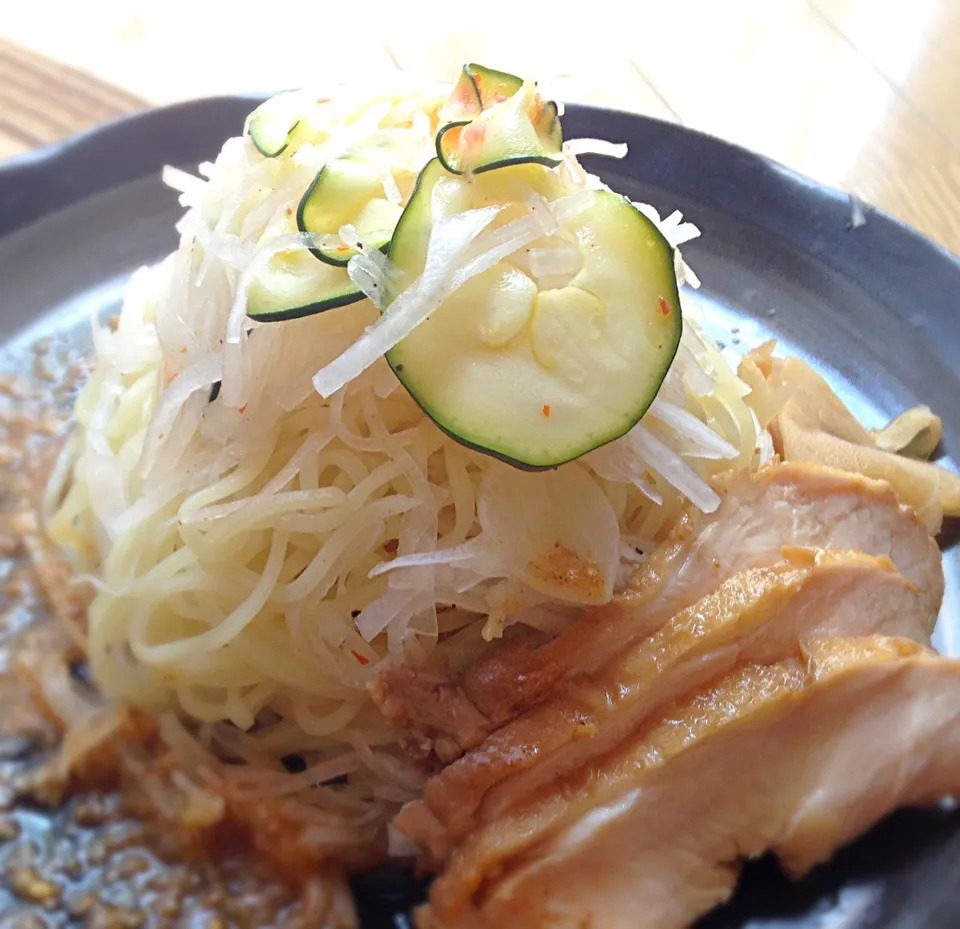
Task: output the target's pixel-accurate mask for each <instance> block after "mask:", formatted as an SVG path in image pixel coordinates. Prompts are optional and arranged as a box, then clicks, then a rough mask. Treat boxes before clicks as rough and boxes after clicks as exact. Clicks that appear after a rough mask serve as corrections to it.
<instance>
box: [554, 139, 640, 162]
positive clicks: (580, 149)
mask: <svg viewBox="0 0 960 929" xmlns="http://www.w3.org/2000/svg"><path fill="white" fill-rule="evenodd" d="M563 150H564V152H566V153H567V154H570V155H574V156H579V155H605V156H606V157H608V158H625V157H626V156H627V143H626V142H608V141H607V140H606V139H568V140H567V141H566V142H564V143H563Z"/></svg>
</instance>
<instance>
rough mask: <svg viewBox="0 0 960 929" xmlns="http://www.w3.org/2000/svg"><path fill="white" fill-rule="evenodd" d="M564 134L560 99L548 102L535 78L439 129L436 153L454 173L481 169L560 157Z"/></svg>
mask: <svg viewBox="0 0 960 929" xmlns="http://www.w3.org/2000/svg"><path fill="white" fill-rule="evenodd" d="M562 148H563V134H562V132H561V129H560V119H559V116H558V112H557V105H556V104H555V103H553V102H552V101H551V102H546V103H545V102H544V101H543V100H541V99H540V97H539V95H538V94H537V92H536V87H535V85H534V84H533V83H532V82H527V83H525V84H524V85H523V86H522V87H521V88H520V89H519V90H518V91H517V92H516V93H514V94H513V95H512V96H511V97H509V98H507V99H506V100H504V101H503V102H500V103H497V104H496V105H494V106H492V107H490V108H489V109H487V110H484V111H483V112H482V113H481V114H480V115H478V116H476V117H475V118H473V119H469V120H459V121H455V122H451V123H448V124H447V125H445V126H444V127H443V128H442V129H441V130H440V131H439V132H438V133H437V157H438V158H439V159H440V161H441V162H442V163H443V166H444V167H445V168H446V169H447V170H448V171H450V172H451V173H452V174H481V173H483V172H484V171H493V170H494V169H496V168H502V167H504V166H505V165H511V164H540V165H546V166H548V167H549V166H553V165H556V164H558V163H559V161H560V158H561V153H562Z"/></svg>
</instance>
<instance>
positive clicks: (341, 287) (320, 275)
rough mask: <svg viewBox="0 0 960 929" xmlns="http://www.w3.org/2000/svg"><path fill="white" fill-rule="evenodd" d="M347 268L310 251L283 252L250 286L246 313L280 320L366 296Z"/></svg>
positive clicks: (255, 317) (261, 318) (322, 310)
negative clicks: (326, 262) (321, 258)
mask: <svg viewBox="0 0 960 929" xmlns="http://www.w3.org/2000/svg"><path fill="white" fill-rule="evenodd" d="M364 296H365V295H364V293H363V291H362V290H360V288H359V287H357V286H356V284H354V283H353V281H351V280H350V278H349V276H348V275H347V272H346V269H345V268H335V267H332V266H331V265H328V264H323V263H322V262H319V261H317V260H316V259H315V258H314V257H313V256H312V255H311V254H310V253H309V252H308V251H307V250H305V249H297V250H295V251H289V252H280V254H278V255H275V256H274V257H273V258H272V259H271V260H270V262H269V263H268V264H267V266H266V267H265V268H263V270H262V271H261V272H260V273H259V274H258V275H257V276H256V278H254V280H253V281H252V282H251V284H250V286H249V288H248V289H247V316H249V317H250V318H251V319H256V320H259V321H260V322H264V323H269V322H281V321H283V320H285V319H298V318H299V317H301V316H313V315H314V314H315V313H322V312H324V311H325V310H332V309H334V308H336V307H338V306H347V305H348V304H350V303H356V302H357V301H359V300H363V299H364Z"/></svg>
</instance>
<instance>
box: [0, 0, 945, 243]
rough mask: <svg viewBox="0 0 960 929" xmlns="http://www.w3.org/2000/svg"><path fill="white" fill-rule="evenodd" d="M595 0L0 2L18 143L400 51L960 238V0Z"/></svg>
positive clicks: (400, 63)
mask: <svg viewBox="0 0 960 929" xmlns="http://www.w3.org/2000/svg"><path fill="white" fill-rule="evenodd" d="M587 7H593V8H595V9H593V10H591V13H592V14H594V13H595V15H589V16H586V15H582V14H581V15H579V16H578V17H564V16H560V15H557V16H551V17H544V16H543V10H542V7H541V6H540V5H539V4H538V5H536V6H533V5H527V4H524V3H522V2H521V3H516V4H515V5H514V7H513V8H511V9H510V11H509V16H507V17H488V18H480V19H477V18H459V19H458V18H456V17H454V18H448V19H450V21H449V22H441V21H438V20H437V17H436V15H435V14H434V15H431V12H430V11H431V10H433V9H434V4H433V3H432V2H431V0H409V2H406V3H403V4H399V5H398V4H396V3H389V4H388V3H384V4H382V5H381V4H380V3H378V2H372V3H367V4H364V5H363V10H364V12H365V14H367V13H369V15H365V16H364V22H363V29H362V30H360V29H359V28H358V27H357V26H356V25H352V26H351V25H350V24H349V23H348V24H345V26H344V30H343V35H342V40H338V41H337V42H334V43H331V42H329V41H325V42H323V43H322V49H321V48H320V47H318V45H317V38H318V33H317V31H316V29H319V28H320V27H321V26H323V28H324V29H328V28H329V23H328V22H327V21H326V20H325V19H323V18H322V17H321V15H320V14H309V15H310V16H313V15H316V16H317V21H316V23H315V26H316V28H312V27H311V24H310V23H308V22H305V23H304V24H303V28H297V29H292V28H291V22H290V20H289V18H286V17H281V16H276V17H246V16H240V15H238V14H237V13H236V6H235V5H234V4H227V3H225V2H221V0H210V2H205V3H202V4H201V3H197V2H195V0H166V2H164V3H163V4H158V3H156V2H153V0H123V2H120V0H91V2H90V3H88V4H82V5H81V4H76V5H73V7H71V8H70V9H64V11H63V12H62V15H58V27H57V29H55V30H51V29H50V28H49V22H48V20H49V17H50V13H49V10H48V9H46V8H45V7H42V6H41V5H39V4H34V5H32V6H30V5H18V6H17V7H16V8H15V9H13V8H10V9H5V11H4V14H3V17H0V157H5V156H11V155H16V154H18V153H20V152H23V151H25V150H27V149H30V148H32V147H35V146H38V145H42V144H44V143H48V142H53V141H56V140H58V139H61V138H64V137H65V136H68V135H70V134H72V133H74V132H77V131H80V130H82V129H85V128H87V127H89V126H93V125H96V124H97V123H100V122H104V121H106V120H109V119H113V118H115V117H117V116H119V115H121V114H123V113H128V112H132V111H134V110H137V109H140V108H142V107H145V106H149V105H155V104H163V103H169V102H172V101H175V100H180V99H185V98H189V97H198V96H206V95H209V94H216V93H232V92H243V91H263V90H271V89H278V88H283V87H291V86H297V85H302V84H314V85H316V84H323V83H325V82H331V81H334V80H343V79H349V77H350V76H351V75H353V74H357V73H364V74H370V73H373V74H383V75H384V77H385V78H387V79H388V76H389V73H390V71H391V70H393V69H396V68H400V69H403V70H408V71H414V72H418V73H423V74H427V75H429V76H432V77H436V78H441V79H451V78H452V77H453V75H454V74H455V73H456V70H457V68H458V67H459V65H460V64H462V63H463V62H464V61H467V60H477V61H482V62H484V63H489V64H491V65H493V66H496V67H500V68H504V69H506V70H519V71H522V72H524V73H528V74H532V75H534V76H537V77H538V78H540V79H541V80H542V81H543V82H544V83H545V84H546V85H547V86H548V87H549V88H550V91H551V92H552V93H554V94H555V95H557V96H559V97H561V98H562V99H566V100H569V101H579V102H584V103H593V104H599V105H604V106H612V107H617V108H620V109H625V110H631V111H634V112H639V113H645V114H647V115H650V116H654V117H657V118H659V119H666V120H671V121H674V122H679V123H682V124H684V125H687V126H691V127H693V128H696V129H700V130H703V131H706V132H709V133H712V134H714V135H717V136H720V137H722V138H725V139H729V140H731V141H734V142H737V143H739V144H742V145H745V146H747V147H749V148H752V149H754V150H756V151H759V152H762V153H763V154H765V155H769V156H770V157H772V158H775V159H777V160H779V161H781V162H783V163H784V164H786V165H788V166H789V167H791V168H794V169H796V170H798V171H800V172H802V173H804V174H807V175H809V176H810V177H812V178H814V179H815V180H817V181H821V182H823V183H827V184H830V185H833V186H835V187H839V188H841V189H843V190H845V191H848V192H851V193H855V194H857V195H858V196H860V197H862V198H863V199H864V200H866V201H867V202H869V203H872V204H874V205H876V206H878V207H880V208H882V209H884V210H887V211H888V212H890V213H892V214H893V215H895V216H897V217H899V218H900V219H902V220H904V221H905V222H907V223H909V224H911V225H913V226H915V227H916V228H918V229H920V230H921V231H922V232H924V233H926V234H927V235H929V236H931V237H932V238H933V239H935V240H936V241H937V242H939V243H940V244H942V245H944V246H946V247H947V248H949V249H951V250H952V251H954V252H955V253H958V254H960V106H958V105H957V95H958V92H960V0H726V2H724V3H716V2H713V0H672V2H670V3H662V2H652V0H639V2H635V3H633V4H631V5H630V7H629V12H627V13H624V12H623V8H621V7H620V6H619V5H617V6H616V7H614V5H613V4H612V2H611V0H597V2H596V3H595V4H587ZM581 8H582V9H583V5H581ZM615 9H616V12H614V10H615ZM231 11H232V12H231ZM468 19H469V21H468ZM339 38H340V37H339V36H338V39H339Z"/></svg>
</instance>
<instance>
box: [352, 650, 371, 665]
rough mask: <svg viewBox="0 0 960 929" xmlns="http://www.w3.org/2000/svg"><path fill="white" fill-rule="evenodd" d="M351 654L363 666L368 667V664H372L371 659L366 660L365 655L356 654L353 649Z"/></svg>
mask: <svg viewBox="0 0 960 929" xmlns="http://www.w3.org/2000/svg"><path fill="white" fill-rule="evenodd" d="M350 654H351V655H353V657H354V658H356V659H357V661H359V662H360V664H362V665H368V664H370V659H369V658H365V657H364V656H363V655H361V654H360V652H355V651H353V650H352V649H351V650H350Z"/></svg>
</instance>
